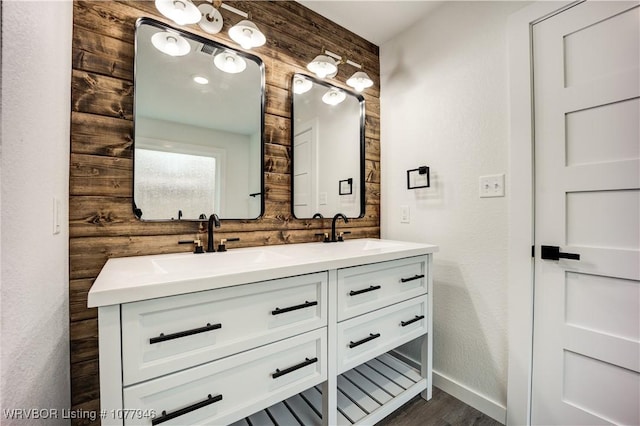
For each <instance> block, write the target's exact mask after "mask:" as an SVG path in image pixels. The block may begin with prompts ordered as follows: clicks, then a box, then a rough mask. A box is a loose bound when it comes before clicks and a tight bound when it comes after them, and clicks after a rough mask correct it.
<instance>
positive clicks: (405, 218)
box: [400, 205, 411, 223]
mask: <svg viewBox="0 0 640 426" xmlns="http://www.w3.org/2000/svg"><path fill="white" fill-rule="evenodd" d="M410 222H411V217H410V211H409V206H406V205H404V206H400V223H410Z"/></svg>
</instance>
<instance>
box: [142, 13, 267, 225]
mask: <svg viewBox="0 0 640 426" xmlns="http://www.w3.org/2000/svg"><path fill="white" fill-rule="evenodd" d="M264 78H265V77H264V65H263V63H262V61H261V60H260V59H259V58H258V57H257V56H254V55H250V54H247V53H244V52H240V51H235V50H233V49H230V48H228V47H226V46H224V45H222V44H219V43H216V42H213V41H211V40H207V39H205V38H202V37H199V36H196V35H193V34H190V33H187V32H184V31H181V30H177V29H174V28H171V27H168V26H166V25H164V24H162V23H159V22H157V21H154V20H152V19H148V18H142V19H140V20H138V22H137V24H136V53H135V83H134V87H135V97H134V107H135V118H134V122H135V125H134V128H135V131H134V187H133V201H134V212H135V214H136V216H137V217H138V218H140V219H142V220H172V219H174V220H176V219H182V220H202V218H207V217H209V215H210V214H212V213H216V214H217V215H218V216H219V217H220V218H222V219H256V218H258V217H260V216H261V215H262V213H263V210H264V200H263V197H262V194H263V193H264V178H263V175H264V174H263V166H262V164H263V161H262V158H263V152H264V149H263V140H262V135H263V133H264V132H263V129H264V84H265V83H264V81H265V80H264Z"/></svg>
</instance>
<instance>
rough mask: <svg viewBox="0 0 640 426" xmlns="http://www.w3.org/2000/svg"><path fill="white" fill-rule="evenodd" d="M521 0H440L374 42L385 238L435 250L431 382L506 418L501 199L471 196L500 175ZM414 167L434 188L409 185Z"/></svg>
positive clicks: (504, 224) (504, 241)
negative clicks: (511, 42)
mask: <svg viewBox="0 0 640 426" xmlns="http://www.w3.org/2000/svg"><path fill="white" fill-rule="evenodd" d="M526 4H527V3H525V2H447V3H445V4H443V5H442V6H440V7H439V8H437V9H436V10H435V11H433V12H432V13H431V14H430V15H428V16H427V17H426V18H424V19H423V20H421V21H420V22H418V23H417V24H416V25H415V26H413V27H411V28H409V29H408V30H407V31H405V32H404V33H403V34H401V35H399V36H398V37H396V38H395V39H393V40H391V41H389V42H388V43H385V44H384V45H383V46H381V49H380V62H381V117H382V122H381V130H382V134H381V155H382V157H381V163H382V165H383V166H382V183H383V184H382V195H381V198H382V206H381V210H382V217H381V234H382V236H383V237H384V238H392V239H400V240H409V241H421V242H428V243H432V244H436V245H438V246H440V252H439V253H437V254H436V255H435V262H434V371H435V373H436V374H435V377H434V383H435V384H436V385H438V386H440V387H443V388H444V389H445V390H447V391H448V392H450V393H453V394H454V395H455V396H457V397H458V398H460V399H463V400H465V402H467V403H469V404H471V405H473V406H476V408H479V409H481V410H482V411H484V412H486V413H487V414H489V415H491V416H493V417H495V418H497V419H498V420H501V421H503V422H504V419H505V413H504V411H505V408H504V407H505V406H506V394H507V393H506V389H507V361H508V360H507V282H506V281H507V262H506V260H507V250H506V247H507V199H506V198H479V195H478V190H479V183H478V178H479V176H481V175H487V174H497V173H504V172H506V170H507V154H508V140H507V137H508V130H509V129H508V112H509V111H508V90H507V83H508V81H507V77H508V76H507V46H506V27H507V19H508V16H509V15H510V14H511V13H513V12H514V11H516V10H518V9H520V8H522V7H524V6H526ZM421 165H427V166H429V167H430V168H431V188H429V189H422V190H413V191H408V190H407V189H406V170H407V169H413V168H417V167H418V166H421ZM507 179H508V176H507ZM508 196H509V194H507V197H508ZM401 205H408V206H409V207H410V217H411V223H410V224H402V223H400V206H401ZM404 351H405V353H407V354H408V355H409V356H412V357H414V358H417V353H418V352H417V351H418V348H417V347H415V346H413V345H408V346H406V347H405V348H404Z"/></svg>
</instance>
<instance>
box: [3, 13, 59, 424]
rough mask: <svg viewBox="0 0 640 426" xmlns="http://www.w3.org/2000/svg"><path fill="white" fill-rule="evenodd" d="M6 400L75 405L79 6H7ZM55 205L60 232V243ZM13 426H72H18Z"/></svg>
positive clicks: (12, 405)
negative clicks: (73, 121) (72, 313)
mask: <svg viewBox="0 0 640 426" xmlns="http://www.w3.org/2000/svg"><path fill="white" fill-rule="evenodd" d="M1 7H2V139H1V146H0V149H1V161H0V164H1V168H0V182H1V184H2V191H1V199H2V215H1V219H0V229H1V244H0V247H1V249H0V250H1V251H0V253H1V256H2V257H1V259H0V265H1V267H0V274H1V278H2V282H1V284H0V285H1V292H0V293H1V294H2V296H1V323H2V324H1V342H2V343H1V345H2V346H1V349H0V362H1V367H0V369H1V377H2V379H1V384H0V389H2V392H1V399H0V406H1V408H2V409H3V410H4V409H20V408H23V409H30V408H57V409H59V410H61V409H63V408H64V409H68V408H69V406H70V390H69V297H68V286H69V281H68V278H69V273H68V256H69V253H68V251H69V250H68V237H69V234H68V213H67V210H68V209H67V205H68V198H69V197H68V186H69V179H68V173H69V122H70V117H69V111H70V108H69V106H70V103H71V101H70V93H71V28H72V4H71V2H66V1H65V2H20V1H3V2H2V6H1ZM53 197H57V198H58V200H60V233H59V234H57V235H53V232H52V229H53V221H52V216H53V207H52V206H53ZM0 422H1V423H2V424H3V425H11V424H21V425H24V424H41V423H42V424H44V423H49V424H55V425H59V424H64V423H65V422H64V421H63V420H61V419H52V420H49V421H48V422H45V421H43V422H37V421H34V420H29V421H28V422H25V421H24V420H22V421H12V420H8V419H6V418H4V414H2V419H1V420H0Z"/></svg>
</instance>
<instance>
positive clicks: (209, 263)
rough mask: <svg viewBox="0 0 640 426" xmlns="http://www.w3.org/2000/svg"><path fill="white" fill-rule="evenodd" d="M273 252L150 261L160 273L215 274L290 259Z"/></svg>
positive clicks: (226, 253) (228, 253)
mask: <svg viewBox="0 0 640 426" xmlns="http://www.w3.org/2000/svg"><path fill="white" fill-rule="evenodd" d="M290 258H291V257H290V256H287V255H285V254H282V253H278V252H276V251H273V250H260V249H258V250H251V249H245V250H229V251H226V252H216V253H204V254H198V255H190V256H185V255H176V256H166V257H164V256H163V257H156V258H154V259H150V261H151V264H152V266H153V269H154V270H155V271H156V272H158V273H166V274H171V273H175V272H182V271H185V270H187V271H192V272H194V273H199V272H205V273H208V272H214V271H215V270H217V269H221V268H224V269H241V268H246V267H250V266H251V265H259V264H265V263H275V262H280V261H283V260H288V259H290Z"/></svg>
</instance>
